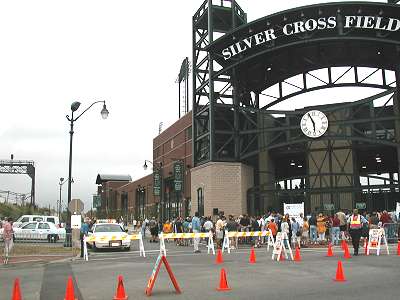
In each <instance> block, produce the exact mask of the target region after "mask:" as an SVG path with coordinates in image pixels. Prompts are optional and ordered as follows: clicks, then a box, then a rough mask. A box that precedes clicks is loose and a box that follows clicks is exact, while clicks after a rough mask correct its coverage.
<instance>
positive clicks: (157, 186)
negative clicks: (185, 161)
mask: <svg viewBox="0 0 400 300" xmlns="http://www.w3.org/2000/svg"><path fill="white" fill-rule="evenodd" d="M153 195H154V196H160V195H161V172H160V170H158V169H156V170H154V172H153Z"/></svg>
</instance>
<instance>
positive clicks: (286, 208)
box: [283, 202, 304, 219]
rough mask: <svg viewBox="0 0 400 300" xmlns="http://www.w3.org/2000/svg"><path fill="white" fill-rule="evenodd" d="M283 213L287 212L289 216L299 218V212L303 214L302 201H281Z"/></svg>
mask: <svg viewBox="0 0 400 300" xmlns="http://www.w3.org/2000/svg"><path fill="white" fill-rule="evenodd" d="M283 213H284V214H285V215H286V214H289V217H290V218H292V217H294V218H295V219H300V218H301V217H300V214H303V216H304V202H301V203H292V204H286V203H283Z"/></svg>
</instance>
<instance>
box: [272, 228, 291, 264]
mask: <svg viewBox="0 0 400 300" xmlns="http://www.w3.org/2000/svg"><path fill="white" fill-rule="evenodd" d="M285 240H286V246H287V247H288V249H287V250H286V247H285V245H284V244H285V243H284V241H285ZM282 251H283V255H284V256H285V258H286V259H288V258H289V256H288V254H289V255H290V258H291V259H292V260H293V252H292V248H291V247H290V241H289V238H288V236H287V234H286V232H278V233H277V235H276V239H275V244H274V250H273V251H272V260H274V256H275V255H276V260H277V261H280V259H281V253H282Z"/></svg>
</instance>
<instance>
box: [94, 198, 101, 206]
mask: <svg viewBox="0 0 400 300" xmlns="http://www.w3.org/2000/svg"><path fill="white" fill-rule="evenodd" d="M99 207H101V197H100V195H93V208H96V209H97V208H99Z"/></svg>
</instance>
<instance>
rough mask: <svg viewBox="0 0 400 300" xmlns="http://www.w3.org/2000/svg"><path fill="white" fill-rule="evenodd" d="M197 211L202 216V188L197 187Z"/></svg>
mask: <svg viewBox="0 0 400 300" xmlns="http://www.w3.org/2000/svg"><path fill="white" fill-rule="evenodd" d="M197 211H198V212H199V215H200V216H204V194H203V189H202V188H198V189H197Z"/></svg>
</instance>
